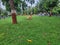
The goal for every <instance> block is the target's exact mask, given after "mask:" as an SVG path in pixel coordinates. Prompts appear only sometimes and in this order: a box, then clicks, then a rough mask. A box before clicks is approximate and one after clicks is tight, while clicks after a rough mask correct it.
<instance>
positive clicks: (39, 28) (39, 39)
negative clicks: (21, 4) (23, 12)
mask: <svg viewBox="0 0 60 45" xmlns="http://www.w3.org/2000/svg"><path fill="white" fill-rule="evenodd" d="M17 20H18V24H12V23H11V17H9V18H6V19H1V20H0V45H60V17H55V16H54V17H53V16H52V17H48V16H33V18H32V20H27V19H26V16H17Z"/></svg>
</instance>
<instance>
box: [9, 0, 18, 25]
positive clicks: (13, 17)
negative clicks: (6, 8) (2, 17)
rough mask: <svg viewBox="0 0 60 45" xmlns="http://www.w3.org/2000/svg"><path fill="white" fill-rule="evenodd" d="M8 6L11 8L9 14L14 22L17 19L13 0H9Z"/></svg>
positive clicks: (14, 22)
mask: <svg viewBox="0 0 60 45" xmlns="http://www.w3.org/2000/svg"><path fill="white" fill-rule="evenodd" d="M9 4H10V8H11V15H12V23H13V24H16V23H17V19H16V10H15V6H14V0H9Z"/></svg>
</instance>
